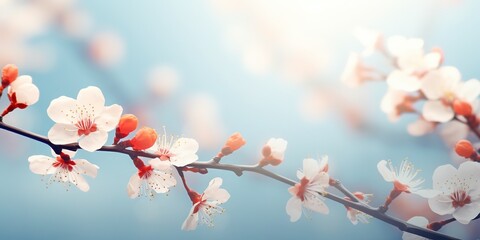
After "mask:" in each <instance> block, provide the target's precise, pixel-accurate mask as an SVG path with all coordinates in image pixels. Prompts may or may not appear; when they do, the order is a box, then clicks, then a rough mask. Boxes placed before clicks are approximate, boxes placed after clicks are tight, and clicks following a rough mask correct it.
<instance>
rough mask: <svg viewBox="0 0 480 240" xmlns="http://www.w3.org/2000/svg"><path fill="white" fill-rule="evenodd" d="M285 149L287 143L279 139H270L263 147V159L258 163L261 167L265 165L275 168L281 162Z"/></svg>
mask: <svg viewBox="0 0 480 240" xmlns="http://www.w3.org/2000/svg"><path fill="white" fill-rule="evenodd" d="M286 148H287V141H285V140H284V139H281V138H271V139H270V140H268V142H267V144H265V146H263V149H262V155H263V158H262V159H261V160H260V162H259V163H258V165H259V166H261V167H263V166H266V165H269V164H270V165H272V166H277V165H279V164H280V163H282V162H283V158H284V155H285V150H286Z"/></svg>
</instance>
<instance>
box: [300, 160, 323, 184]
mask: <svg viewBox="0 0 480 240" xmlns="http://www.w3.org/2000/svg"><path fill="white" fill-rule="evenodd" d="M319 171H320V169H319V168H318V161H317V160H315V159H313V158H306V159H304V160H303V174H305V177H306V178H307V179H309V180H311V179H313V178H314V177H315V176H316V175H317V174H318V172H319Z"/></svg>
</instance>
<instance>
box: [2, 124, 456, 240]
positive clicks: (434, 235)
mask: <svg viewBox="0 0 480 240" xmlns="http://www.w3.org/2000/svg"><path fill="white" fill-rule="evenodd" d="M1 120H2V119H1V118H0V129H4V130H6V131H9V132H12V133H15V134H18V135H21V136H24V137H27V138H30V139H33V140H35V141H38V142H41V143H44V144H46V145H48V146H49V147H51V148H52V149H53V150H54V151H55V153H57V154H60V153H61V151H62V150H63V149H65V150H71V151H76V150H78V149H81V148H80V146H79V145H78V144H76V143H75V144H67V145H56V144H54V143H52V142H51V141H50V140H49V139H48V138H47V137H45V136H42V135H39V134H36V133H32V132H29V131H25V130H22V129H19V128H16V127H13V126H10V125H8V124H5V123H4V122H3V121H1ZM98 151H102V152H116V153H121V154H126V155H128V156H130V157H131V158H132V159H133V158H135V157H146V158H156V157H157V156H156V155H155V154H151V153H147V152H143V151H134V150H129V149H124V148H122V147H120V146H118V145H108V146H103V147H102V148H100V149H99V150H98ZM187 166H188V167H196V168H204V169H208V168H210V169H219V170H225V171H231V172H233V173H235V174H236V175H237V176H241V175H242V174H243V173H244V172H253V173H257V174H260V175H264V176H266V177H269V178H272V179H274V180H277V181H279V182H282V183H284V184H287V185H290V186H294V185H295V184H296V183H297V182H295V181H293V180H291V179H289V178H287V177H284V176H281V175H278V174H276V173H273V172H271V171H268V170H266V169H264V168H263V167H260V166H258V165H233V164H223V163H217V162H216V161H214V160H210V161H207V162H194V163H192V164H189V165H187ZM177 170H178V171H179V174H182V175H183V173H182V171H181V169H178V168H177ZM182 180H183V179H182ZM334 187H335V188H337V189H339V190H340V191H341V192H342V193H344V194H345V195H347V196H348V197H350V198H351V199H354V200H353V201H350V200H347V199H344V198H341V197H339V196H336V195H334V194H332V193H329V192H322V193H319V194H321V195H322V196H323V197H325V198H328V199H330V200H332V201H334V202H337V203H340V204H342V205H344V206H347V207H351V208H354V209H357V210H359V211H361V212H364V213H366V214H368V215H370V216H372V217H374V218H377V219H379V220H381V221H383V222H385V223H387V224H390V225H392V226H395V227H397V228H398V229H400V230H401V231H404V232H409V233H412V234H416V235H419V236H422V237H426V238H430V239H447V240H450V239H456V238H454V237H450V236H448V235H445V234H442V233H438V232H435V231H432V230H429V229H426V228H422V227H418V226H415V225H412V224H410V223H407V222H405V221H403V220H401V219H397V218H394V217H391V216H388V215H386V214H385V213H383V212H382V211H381V210H379V209H377V208H373V207H370V206H367V205H364V204H363V203H362V202H361V201H358V199H357V200H355V198H353V197H354V195H353V194H352V193H351V192H350V191H348V190H347V189H346V188H345V187H344V186H343V185H341V184H340V182H337V183H336V184H335V185H334Z"/></svg>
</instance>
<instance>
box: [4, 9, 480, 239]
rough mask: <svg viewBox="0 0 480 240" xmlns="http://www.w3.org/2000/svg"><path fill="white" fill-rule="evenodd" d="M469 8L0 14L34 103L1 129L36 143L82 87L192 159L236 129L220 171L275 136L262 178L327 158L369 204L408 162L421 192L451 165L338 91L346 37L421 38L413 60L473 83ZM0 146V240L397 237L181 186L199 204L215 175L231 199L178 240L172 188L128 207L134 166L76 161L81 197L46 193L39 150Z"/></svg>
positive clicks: (464, 230)
mask: <svg viewBox="0 0 480 240" xmlns="http://www.w3.org/2000/svg"><path fill="white" fill-rule="evenodd" d="M479 7H480V2H477V1H473V0H472V1H461V0H425V1H413V0H406V1H385V0H370V1H366V0H360V1H359V0H339V1H326V0H323V1H320V0H299V1H289V0H202V1H187V0H176V1H173V0H170V1H167V0H156V1H154V0H150V1H127V0H126V1H93V0H83V1H74V0H31V1H20V0H19V1H14V0H0V64H1V65H4V64H6V63H15V64H17V65H18V66H19V68H20V73H21V74H29V75H32V76H33V79H34V82H35V83H36V84H37V86H38V87H39V89H40V92H41V99H40V101H39V102H38V103H37V104H35V105H33V106H31V107H29V108H28V109H26V110H23V111H19V110H17V111H15V112H13V113H11V114H9V115H8V116H7V117H6V118H5V119H4V121H5V122H7V123H11V124H13V125H15V126H18V127H21V128H23V129H27V130H30V131H34V132H37V133H40V134H43V135H46V134H47V132H48V130H49V129H50V127H51V126H52V125H53V122H52V121H51V120H50V119H49V118H48V116H47V114H46V109H47V107H48V105H49V103H50V101H51V100H52V99H54V98H57V97H59V96H61V95H66V96H70V97H75V96H76V94H77V92H78V91H79V90H80V89H81V88H84V87H86V86H90V85H95V86H98V87H100V88H101V89H102V90H103V92H104V94H105V96H106V99H107V101H106V102H107V105H110V104H113V103H118V104H121V105H122V106H123V107H124V111H125V112H128V113H135V114H137V115H138V116H139V118H140V120H141V125H148V126H151V127H155V128H157V129H159V130H160V129H161V128H162V126H166V128H167V131H168V133H170V134H174V135H177V136H186V137H194V138H196V139H197V140H198V141H199V143H200V147H201V150H200V152H199V156H200V159H202V160H208V159H210V158H211V157H213V156H214V155H215V154H216V153H217V152H218V150H219V149H220V148H221V147H222V145H223V141H224V140H225V139H226V138H227V137H228V136H229V134H231V133H233V132H235V131H239V132H241V133H242V135H243V136H244V138H246V140H247V145H246V146H245V147H244V148H242V149H241V150H240V151H238V152H236V153H235V154H233V155H232V156H230V157H227V158H225V159H224V160H223V161H225V162H228V163H235V164H253V163H256V162H257V161H258V160H259V159H260V156H261V154H260V150H261V148H262V145H263V144H264V143H266V141H267V140H268V139H269V138H270V137H281V138H284V139H286V140H288V142H289V143H288V148H287V151H286V158H285V161H284V163H283V164H281V165H280V166H278V167H275V169H273V170H274V171H275V172H277V173H280V174H282V175H285V176H287V177H290V178H295V172H296V170H297V169H299V168H301V164H302V160H303V159H304V158H305V157H314V158H316V157H320V156H322V155H325V154H326V155H329V157H330V169H331V170H330V173H331V175H333V176H334V177H335V178H337V179H340V180H341V181H342V182H343V183H344V184H345V185H346V186H347V187H348V188H349V189H351V190H353V191H362V192H365V193H373V194H374V199H373V203H372V204H373V205H379V204H381V203H383V201H384V199H385V197H386V195H388V193H389V192H390V190H391V187H392V186H391V185H390V184H388V183H386V182H384V180H383V179H382V178H381V176H380V175H379V174H378V172H377V169H376V164H377V163H378V161H380V160H382V159H391V160H392V161H393V162H394V163H397V164H399V163H400V161H401V160H403V159H405V158H408V159H409V160H411V161H413V162H414V163H415V165H416V167H418V168H420V169H422V172H421V175H422V177H424V178H425V179H426V182H425V186H426V187H430V186H431V176H432V173H433V171H434V169H435V168H436V167H437V166H439V165H442V164H446V163H453V164H456V163H455V162H454V161H453V162H452V158H451V152H450V149H449V148H448V147H446V145H445V144H444V142H443V141H442V140H441V138H440V136H439V135H438V134H430V135H426V136H423V137H412V136H410V135H409V134H408V133H407V131H406V130H405V128H406V126H407V124H408V123H409V122H411V121H412V120H413V119H414V117H410V116H404V117H402V118H401V119H400V121H398V122H396V123H391V122H389V120H388V118H387V116H386V115H385V114H384V113H382V112H381V111H380V108H379V105H380V100H381V98H382V96H383V94H384V93H385V91H386V88H387V86H386V84H385V83H380V82H379V83H370V84H366V85H365V86H362V87H360V88H355V89H351V88H348V87H346V86H344V85H343V84H342V83H341V82H340V76H341V74H342V71H343V69H344V67H345V64H346V61H347V58H348V54H349V53H350V52H352V51H357V52H358V51H360V50H362V46H361V44H360V43H359V42H358V40H357V39H356V38H355V37H354V35H353V32H354V30H355V29H357V28H359V27H366V28H370V29H374V30H376V31H379V32H381V33H382V34H383V35H384V36H391V35H405V36H409V37H420V38H423V39H424V40H425V43H426V48H432V47H441V48H442V49H443V51H444V53H445V63H446V64H445V65H454V66H456V67H458V69H459V70H460V71H461V72H462V74H463V76H464V79H468V78H472V77H475V76H476V77H479V76H480V71H479V68H478V66H477V64H476V62H477V61H476V57H477V56H479V55H480V48H477V47H476V46H477V44H478V42H480V34H479V32H478V24H479V19H478V17H477V14H478V13H477V11H476V9H478V8H479ZM370 64H371V65H373V66H375V64H378V65H380V66H381V64H384V61H381V59H380V58H379V59H375V58H373V60H372V62H371V63H370ZM0 104H2V107H6V106H7V104H8V103H7V100H6V99H5V98H4V99H2V101H1V103H0ZM110 137H112V136H110ZM0 138H1V141H0V143H1V144H0V151H1V153H2V161H0V175H1V178H2V182H3V185H2V186H3V189H2V194H1V198H0V205H1V206H2V207H1V208H0V209H1V210H0V226H1V227H0V229H1V231H0V238H1V239H32V238H34V239H47V238H48V239H113V238H120V239H138V238H141V239H146V238H164V239H189V238H190V239H191V238H196V239H293V238H302V239H320V238H327V239H329V238H337V239H348V238H354V237H355V238H357V239H358V238H359V236H362V237H360V239H400V238H401V232H400V231H398V230H396V229H394V228H393V227H391V226H389V225H387V224H384V223H383V222H380V221H377V220H374V219H373V220H372V221H371V223H369V224H359V225H357V226H354V225H352V224H351V223H350V221H349V220H348V219H347V218H346V211H345V208H344V207H343V206H340V205H338V204H336V203H334V202H330V201H328V202H327V204H328V206H329V207H330V214H329V215H327V216H325V215H318V214H310V215H309V217H308V218H306V217H302V219H301V220H300V221H298V222H296V223H290V221H289V217H288V216H287V214H286V212H285V204H286V202H287V200H288V199H289V198H290V194H289V193H288V192H287V187H286V186H285V185H283V184H281V183H278V182H275V181H273V180H270V179H267V178H264V177H261V176H257V175H253V174H248V173H246V174H245V175H244V176H242V177H241V178H239V177H237V176H235V175H234V174H233V173H230V172H221V171H215V170H211V171H210V173H209V174H208V175H195V174H191V173H190V174H189V173H187V178H188V180H189V182H190V184H191V186H192V187H193V188H194V189H196V190H197V191H203V189H204V188H205V187H206V186H207V184H208V182H209V180H210V179H212V178H213V177H216V176H220V177H222V178H223V179H224V187H225V188H226V189H227V190H228V191H229V192H230V194H231V196H232V197H231V199H230V200H229V202H227V203H226V204H225V205H224V207H225V208H226V212H225V213H224V214H222V215H220V216H218V217H217V218H216V226H215V227H214V228H213V229H209V228H208V227H206V226H200V227H199V228H198V229H197V230H196V231H193V232H182V231H181V230H180V227H181V224H182V222H183V220H184V219H185V217H186V216H187V214H188V212H189V210H190V207H191V203H190V200H189V199H188V197H187V196H186V193H185V192H184V190H183V189H182V187H181V186H180V185H178V186H177V187H176V188H174V189H172V191H171V192H170V193H169V194H168V196H165V195H158V196H157V197H156V198H155V199H153V200H150V199H148V198H140V199H136V200H131V199H129V198H128V196H127V193H126V185H127V182H128V180H129V178H130V176H131V175H132V174H133V173H134V172H135V168H134V166H133V164H132V163H131V161H130V159H129V158H128V156H123V155H117V154H112V153H87V152H84V151H81V152H79V153H78V155H77V156H78V157H82V158H85V159H88V160H89V161H91V162H93V163H95V164H97V165H99V166H100V171H99V175H98V177H97V178H96V179H87V181H88V182H89V183H90V186H91V188H90V191H89V192H88V193H83V192H81V191H79V190H78V189H75V188H70V189H69V190H68V191H66V189H65V188H64V187H63V186H61V185H53V186H51V187H49V188H48V189H46V187H45V182H42V181H41V177H40V176H38V175H35V174H32V173H31V172H30V171H29V169H28V161H27V158H28V157H29V156H31V155H34V154H42V155H49V154H50V150H49V149H48V148H47V147H46V146H44V145H42V144H40V143H36V142H33V141H29V140H27V139H24V138H21V137H19V136H17V135H13V134H10V133H6V132H0ZM109 142H111V140H109ZM268 168H271V167H268ZM332 191H333V190H332ZM391 209H392V214H393V215H394V216H396V217H399V218H402V219H405V220H407V219H409V218H410V217H412V216H415V215H423V216H426V217H427V218H428V219H429V220H432V221H433V220H439V219H445V217H438V216H436V215H435V214H433V213H431V212H430V211H429V210H428V205H427V204H426V201H425V200H423V199H420V198H418V197H416V196H412V195H408V196H401V197H400V198H399V199H398V200H396V201H395V202H394V204H393V206H392V207H391ZM475 228H477V230H475ZM442 231H443V232H446V233H449V234H451V235H453V236H456V237H459V238H462V239H477V238H478V236H479V235H480V232H479V230H478V222H474V223H472V224H470V225H469V226H464V225H461V224H458V223H452V224H450V225H448V226H446V227H445V228H444V229H442Z"/></svg>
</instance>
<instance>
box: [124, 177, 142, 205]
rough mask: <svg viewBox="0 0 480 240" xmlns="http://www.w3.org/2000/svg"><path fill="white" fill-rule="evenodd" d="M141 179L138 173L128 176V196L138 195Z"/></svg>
mask: <svg viewBox="0 0 480 240" xmlns="http://www.w3.org/2000/svg"><path fill="white" fill-rule="evenodd" d="M141 184H142V179H140V177H139V176H138V173H135V174H133V175H132V176H131V177H130V181H128V184H127V193H128V196H129V197H130V198H132V199H133V198H137V197H138V196H139V195H140V186H141Z"/></svg>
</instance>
